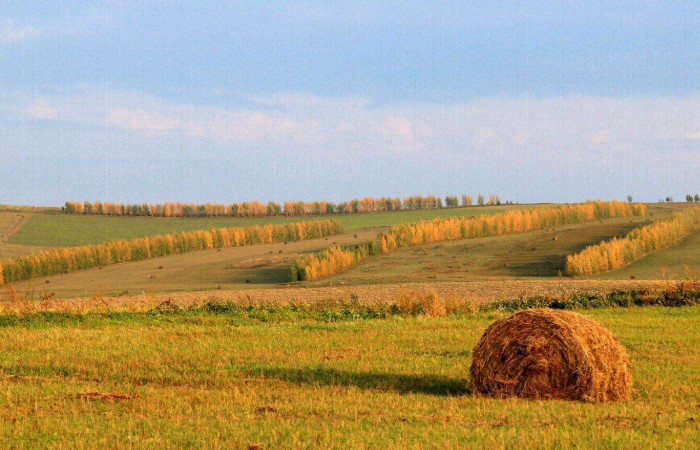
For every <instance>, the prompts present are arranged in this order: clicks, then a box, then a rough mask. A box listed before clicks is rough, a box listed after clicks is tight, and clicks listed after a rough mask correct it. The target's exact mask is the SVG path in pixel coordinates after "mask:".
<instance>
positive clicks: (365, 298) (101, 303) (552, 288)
mask: <svg viewBox="0 0 700 450" xmlns="http://www.w3.org/2000/svg"><path fill="white" fill-rule="evenodd" d="M68 276H70V275H66V277H68ZM668 284H669V282H668V281H664V280H595V279H576V280H571V279H566V278H564V279H561V278H554V279H542V278H532V279H508V280H474V281H464V282H440V281H433V282H430V283H400V284H390V283H387V284H370V285H355V286H318V287H297V286H279V287H268V288H261V287H259V286H258V287H250V288H239V289H229V290H211V291H194V292H168V293H159V292H157V291H147V290H144V291H142V292H139V293H137V294H136V293H133V292H132V293H131V294H124V295H119V296H108V295H107V294H106V293H105V294H104V295H102V293H101V292H97V293H90V295H89V296H76V297H65V296H60V295H59V296H53V297H51V298H50V299H49V300H47V301H42V302H37V304H36V305H34V308H38V309H39V310H47V311H48V310H75V311H88V310H89V311H91V310H98V311H99V310H109V311H124V310H127V311H146V310H149V309H151V308H154V307H156V306H158V305H160V304H162V303H164V302H168V303H171V304H173V305H177V306H181V307H189V306H192V305H199V304H202V303H205V302H207V301H220V302H226V301H236V302H239V301H240V302H247V301H250V302H253V303H256V304H271V305H272V304H289V303H297V304H302V303H309V304H314V303H322V302H325V301H328V300H344V301H349V300H357V301H359V302H370V303H375V302H379V303H381V302H384V301H386V302H389V301H393V300H395V299H396V298H397V296H401V295H410V294H417V295H430V294H432V293H434V294H436V295H439V296H441V297H445V298H450V297H452V298H459V299H461V300H462V301H468V302H474V303H475V304H484V303H489V302H497V301H508V300H514V299H517V298H519V297H522V296H557V297H558V296H562V295H565V294H568V293H592V294H597V293H608V292H611V291H616V290H630V289H642V288H663V287H666V286H668ZM122 286H123V285H122ZM39 288H42V289H39ZM17 290H18V293H19V295H26V293H27V292H32V295H33V296H34V298H35V299H38V298H39V297H40V296H41V293H42V290H44V289H43V287H42V286H41V285H40V284H37V285H36V286H35V287H34V286H30V285H17ZM44 291H45V290H44ZM46 292H50V291H46ZM59 292H60V291H59ZM71 293H72V291H66V294H71ZM0 298H3V299H4V300H6V301H9V300H10V298H9V296H8V293H7V291H6V290H5V291H4V292H3V293H1V294H0Z"/></svg>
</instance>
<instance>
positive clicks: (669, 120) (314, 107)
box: [5, 90, 700, 161]
mask: <svg viewBox="0 0 700 450" xmlns="http://www.w3.org/2000/svg"><path fill="white" fill-rule="evenodd" d="M245 100H246V101H245V102H243V101H241V105H243V104H245V107H243V106H241V107H236V106H229V107H222V106H211V105H198V104H183V103H177V102H172V101H168V100H166V99H163V98H158V97H155V96H152V95H147V94H143V93H134V92H103V91H99V90H87V91H83V92H76V93H73V94H72V95H44V96H40V97H33V96H29V95H26V94H24V95H20V96H19V100H16V101H15V102H14V103H10V102H6V103H5V109H7V108H18V109H19V111H18V112H19V113H20V114H19V115H20V116H21V117H23V118H24V119H25V120H57V121H62V122H70V123H74V124H85V125H90V126H99V127H102V128H104V129H106V130H113V132H120V131H121V132H128V133H136V134H142V135H144V136H145V137H148V138H150V139H152V140H153V139H155V140H156V141H157V140H158V139H161V140H162V139H166V138H172V137H177V138H179V139H185V140H188V141H189V142H190V143H191V147H192V148H201V149H202V150H201V151H202V152H210V153H212V152H213V153H216V152H217V150H216V149H217V148H218V149H221V150H218V151H219V152H221V153H222V154H225V152H226V151H227V150H226V149H230V148H231V146H234V147H240V146H243V147H244V148H259V149H264V150H266V151H269V152H274V151H275V150H276V149H284V150H285V151H286V150H288V149H290V148H294V149H297V150H298V151H299V153H300V155H303V154H304V152H316V151H318V149H319V148H321V149H324V150H326V151H328V152H330V153H329V154H334V155H338V154H340V153H346V154H348V155H353V154H357V153H358V152H361V153H364V154H369V153H373V154H377V155H379V154H382V153H387V152H389V153H397V152H399V153H404V152H446V153H447V154H455V155H460V156H461V157H467V158H469V157H473V158H477V159H478V158H483V157H485V155H489V157H494V158H496V157H506V158H508V159H509V160H513V159H516V160H517V159H527V158H549V159H551V160H556V159H558V158H565V159H569V160H570V159H576V158H580V159H585V158H591V157H598V158H601V160H602V161H604V160H605V159H606V158H619V157H620V155H623V154H626V155H638V154H646V153H648V152H654V151H655V152H664V151H666V150H671V149H675V146H676V144H678V143H680V142H686V144H684V145H685V146H684V147H683V148H685V149H686V152H687V151H690V152H692V153H693V154H692V155H691V158H692V159H694V160H698V159H699V158H700V147H699V146H700V142H698V141H700V139H699V138H698V134H697V132H695V131H691V132H689V131H688V130H695V129H696V127H697V124H698V120H699V119H700V117H699V115H698V111H700V96H698V95H691V96H687V97H629V98H623V97H620V98H613V97H585V96H570V97H549V98H540V99H536V98H491V99H481V100H477V101H474V102H464V103H456V104H451V105H442V104H434V103H420V102H411V103H402V104H388V105H376V104H374V103H373V102H371V101H370V100H368V99H366V98H361V97H348V98H343V97H320V96H314V95H305V94H299V93H290V94H279V95H274V96H267V97H256V96H246V98H245ZM251 103H252V105H251ZM198 142H201V143H200V144H198ZM211 143H214V144H216V145H214V146H210V145H209V144H211ZM688 145H690V147H688ZM688 149H689V150H688ZM675 154H676V155H678V156H679V157H683V158H686V160H687V157H688V155H687V154H683V151H676V152H675Z"/></svg>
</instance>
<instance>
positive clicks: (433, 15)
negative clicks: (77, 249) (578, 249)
mask: <svg viewBox="0 0 700 450" xmlns="http://www.w3.org/2000/svg"><path fill="white" fill-rule="evenodd" d="M490 3H498V4H497V5H492V4H490ZM606 3H608V4H606ZM609 3H612V2H551V1H550V2H531V1H524V2H451V1H440V2H426V1H415V2H414V1H402V2H398V1H384V2H364V1H354V2H334V1H326V2H312V1H296V2H284V1H275V2H262V1H256V2H167V1H160V2H136V1H102V2H85V1H82V2H66V1H62V2H31V1H16V2H12V1H10V2H2V4H0V158H1V164H0V175H1V176H2V178H3V181H2V182H0V203H25V204H48V205H52V204H54V205H55V204H61V203H62V202H63V201H64V200H66V199H76V200H82V199H101V200H110V201H126V202H141V201H150V202H157V201H166V200H182V201H196V202H205V201H220V202H228V201H243V200H268V199H274V200H278V201H282V200H293V199H306V200H314V199H321V198H325V199H329V200H341V199H347V198H354V197H359V196H365V195H372V196H381V195H392V196H393V195H399V196H404V195H410V194H418V193H422V194H441V195H444V194H452V193H456V194H459V193H463V192H464V193H470V194H476V193H478V192H483V193H497V194H500V195H501V197H502V198H508V199H512V200H516V201H522V202H528V201H577V200H584V199H587V198H623V197H624V196H625V195H627V194H632V195H633V196H635V197H636V198H638V199H642V200H656V199H658V198H659V197H662V196H665V195H673V196H674V197H676V198H677V199H679V198H681V197H683V196H684V195H685V194H686V193H688V192H692V193H695V192H696V191H699V190H700V186H699V184H700V183H698V181H697V179H698V175H697V174H698V173H700V31H699V30H700V3H699V2H688V1H685V2H614V5H610V4H609Z"/></svg>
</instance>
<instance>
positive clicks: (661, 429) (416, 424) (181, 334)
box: [0, 307, 700, 448]
mask: <svg viewBox="0 0 700 450" xmlns="http://www.w3.org/2000/svg"><path fill="white" fill-rule="evenodd" d="M585 314H588V315H591V316H592V317H593V318H595V319H596V320H598V321H600V322H601V323H602V324H604V325H606V326H608V327H610V328H611V329H612V331H613V332H614V333H615V334H616V335H617V336H618V337H619V338H620V340H621V342H622V343H623V344H624V345H625V346H626V347H627V348H628V350H629V352H630V356H631V359H632V362H633V370H634V379H635V392H634V395H633V398H632V400H631V401H629V402H626V403H617V404H586V403H579V402H568V401H547V402H541V401H525V400H515V399H507V400H498V399H491V398H480V397H477V396H474V395H473V394H472V393H470V392H469V389H468V372H469V364H470V358H471V349H472V348H473V346H474V345H475V343H476V341H477V339H478V337H479V336H480V334H481V333H482V332H483V330H484V329H485V328H486V326H487V325H488V324H489V323H490V322H491V321H492V320H493V319H494V318H495V317H497V316H498V314H497V313H494V314H491V315H480V316H477V317H475V318H460V319H456V318H452V319H445V318H442V319H425V318H417V319H396V320H372V321H360V322H340V323H322V322H313V321H302V322H284V323H280V324H269V323H250V322H243V323H236V322H231V319H230V318H228V317H226V316H225V315H221V316H216V315H211V314H208V315H207V314H202V315H199V316H169V317H163V318H153V317H150V316H148V315H141V316H138V317H137V318H133V317H132V318H131V319H112V320H108V319H103V320H102V321H101V322H100V321H97V322H95V323H90V322H87V323H75V322H74V323H73V325H67V324H63V325H61V324H55V323H54V324H46V323H45V324H44V325H42V324H41V322H39V323H33V325H31V324H30V325H24V326H11V327H8V326H5V327H3V328H0V373H2V374H3V376H1V377H0V390H1V391H2V398H3V404H4V405H5V407H2V408H0V442H3V445H4V446H6V447H13V446H23V447H24V446H26V447H37V446H46V445H51V444H53V445H58V444H63V445H67V446H70V447H113V446H120V447H125V446H130V445H137V446H148V447H184V446H197V447H200V446H204V447H227V448H228V447H231V446H235V447H245V446H247V445H250V444H263V445H264V447H265V448H268V447H269V448H279V447H302V446H316V447H337V448H347V447H356V448H357V447H415V446H426V447H433V446H448V447H455V446H471V447H479V448H494V447H496V448H500V447H505V446H508V447H513V448H541V447H550V448H566V447H587V448H611V447H625V448H668V447H687V448H697V447H698V446H700V433H698V422H697V421H698V405H700V373H699V372H698V371H697V370H696V368H697V367H698V366H700V351H699V350H698V349H700V329H698V327H696V326H694V324H697V323H698V321H699V320H700V308H698V307H689V308H678V309H670V308H669V309H661V308H645V309H639V308H630V309H603V310H593V311H585ZM93 391H96V392H100V393H126V394H130V395H137V396H138V397H132V398H129V399H125V400H116V401H107V400H99V399H98V400H87V399H85V398H81V397H80V396H79V395H78V394H79V393H85V392H93Z"/></svg>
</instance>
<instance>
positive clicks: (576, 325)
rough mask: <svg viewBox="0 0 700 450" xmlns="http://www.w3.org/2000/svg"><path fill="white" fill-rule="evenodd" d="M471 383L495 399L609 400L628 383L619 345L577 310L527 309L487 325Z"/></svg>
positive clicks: (621, 395)
mask: <svg viewBox="0 0 700 450" xmlns="http://www.w3.org/2000/svg"><path fill="white" fill-rule="evenodd" d="M471 374H472V382H473V384H474V388H475V390H476V391H477V392H479V393H482V394H486V395H493V396H496V397H510V396H517V397H525V398H539V399H571V400H583V401H600V402H604V401H615V400H624V399H626V398H628V397H629V394H630V390H631V387H632V376H631V368H630V363H629V360H628V358H627V352H626V351H625V348H624V347H623V346H622V345H621V344H620V343H619V341H618V340H617V339H616V338H615V336H613V334H612V333H610V331H608V330H606V329H605V328H603V327H602V326H600V325H599V324H598V323H596V322H594V321H593V320H590V319H588V318H586V317H584V316H582V315H580V314H577V313H573V312H569V311H561V310H552V309H533V310H527V311H521V312H518V313H516V314H514V315H512V316H510V317H508V318H506V319H502V320H498V321H496V322H494V323H493V324H491V326H489V328H488V329H487V330H486V331H485V332H484V335H483V336H482V337H481V339H480V340H479V343H478V344H477V345H476V347H475V348H474V356H473V360H472V368H471Z"/></svg>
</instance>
